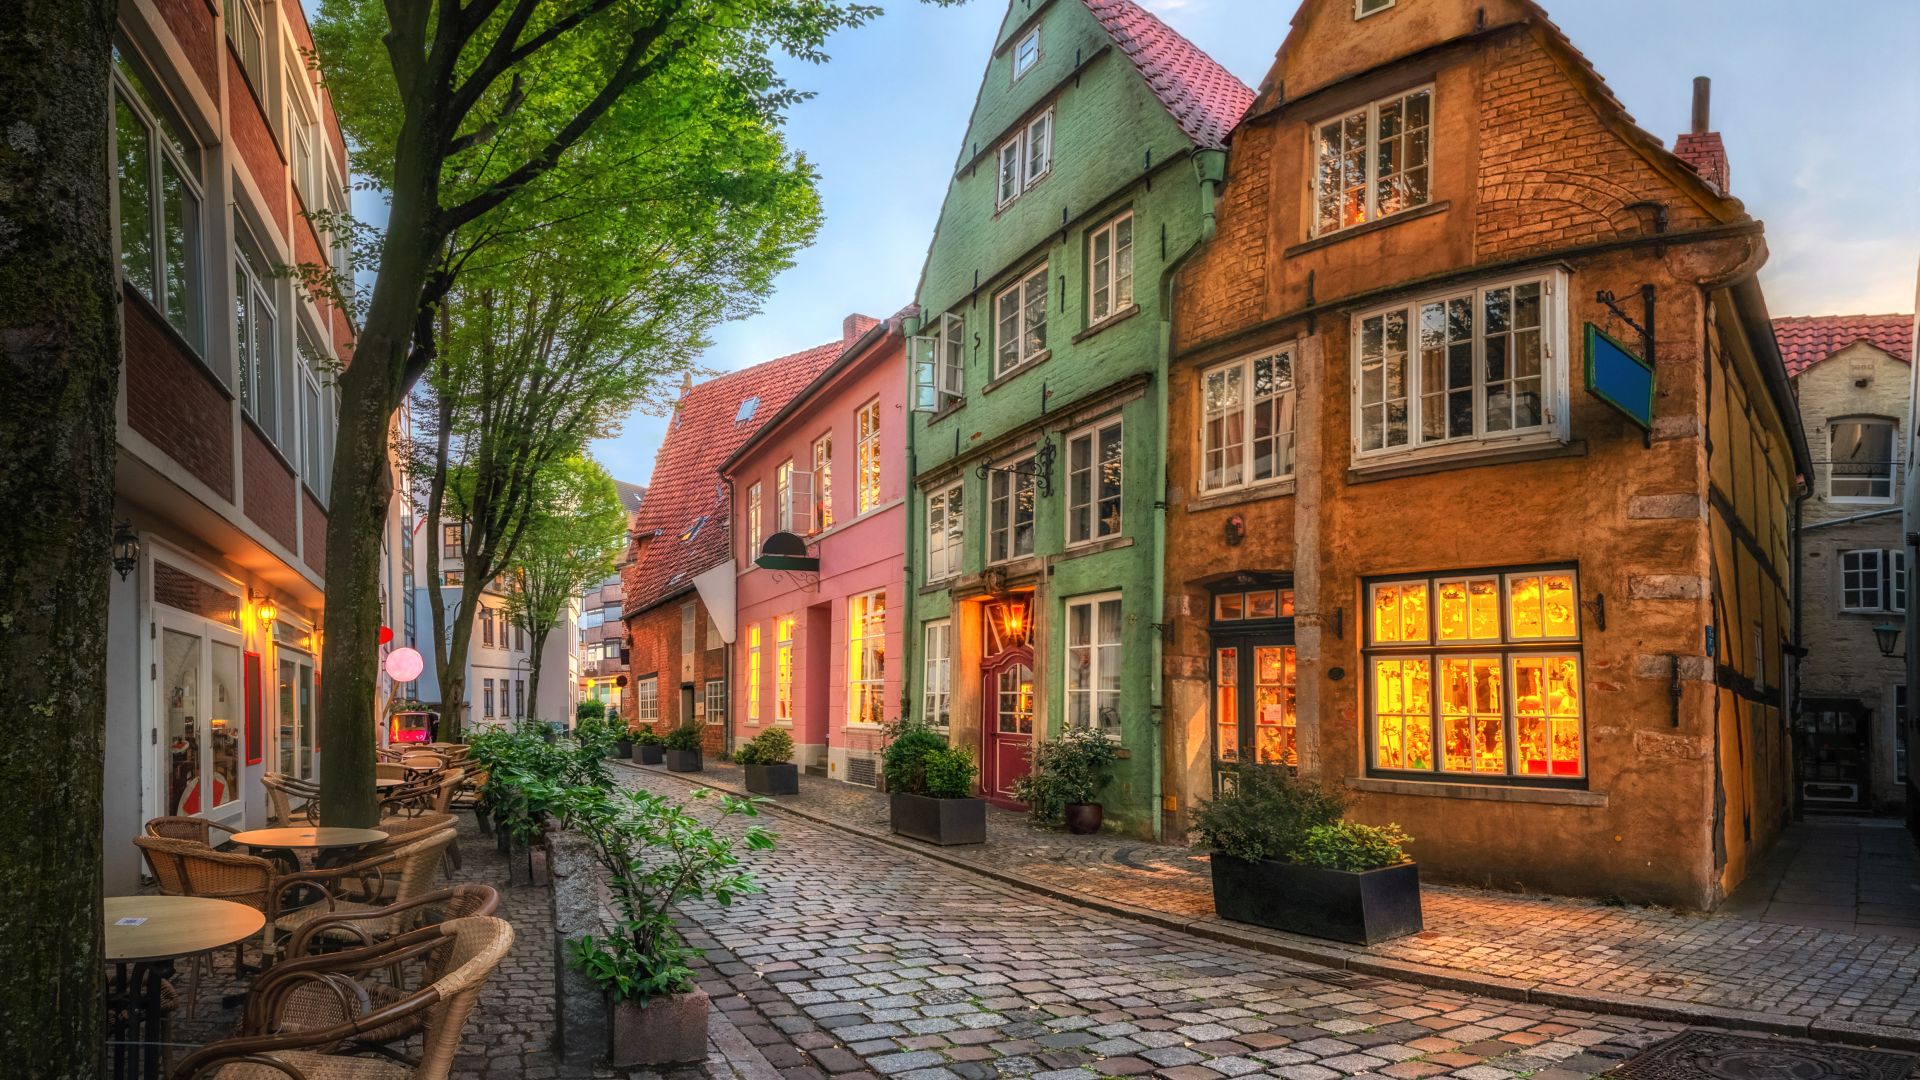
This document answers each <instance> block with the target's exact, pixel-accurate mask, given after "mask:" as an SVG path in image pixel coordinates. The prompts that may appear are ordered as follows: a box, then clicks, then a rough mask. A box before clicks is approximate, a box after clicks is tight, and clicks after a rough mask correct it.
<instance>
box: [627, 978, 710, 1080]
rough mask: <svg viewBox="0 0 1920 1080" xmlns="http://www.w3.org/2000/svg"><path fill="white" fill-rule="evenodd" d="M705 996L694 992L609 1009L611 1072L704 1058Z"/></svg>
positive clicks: (682, 1062)
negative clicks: (611, 1049) (642, 1003)
mask: <svg viewBox="0 0 1920 1080" xmlns="http://www.w3.org/2000/svg"><path fill="white" fill-rule="evenodd" d="M707 1009H708V1001H707V992H706V991H705V990H699V989H696V990H694V991H693V992H691V993H687V994H675V995H673V996H672V997H657V998H651V999H649V1000H648V1001H647V1003H646V1004H644V1005H636V1004H634V1003H633V1002H630V1001H621V1002H615V1003H614V1006H613V1060H612V1062H611V1064H612V1065H613V1067H614V1068H617V1069H623V1068H628V1067H631V1066H634V1065H679V1064H684V1063H688V1062H696V1061H705V1060H706V1058H707Z"/></svg>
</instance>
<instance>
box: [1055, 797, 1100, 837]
mask: <svg viewBox="0 0 1920 1080" xmlns="http://www.w3.org/2000/svg"><path fill="white" fill-rule="evenodd" d="M1105 813H1106V811H1105V809H1104V808H1103V807H1101V805H1100V804H1099V803H1097V802H1070V803H1068V804H1067V805H1066V806H1064V807H1062V808H1061V810H1060V816H1061V817H1063V818H1065V819H1066V822H1067V831H1068V832H1070V833H1072V834H1073V835H1075V836H1086V835H1089V834H1091V833H1097V832H1099V831H1100V821H1101V819H1102V818H1103V817H1104V816H1105Z"/></svg>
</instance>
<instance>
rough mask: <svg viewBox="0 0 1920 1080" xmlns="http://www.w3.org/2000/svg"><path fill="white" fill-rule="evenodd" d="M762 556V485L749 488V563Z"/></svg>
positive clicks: (755, 484)
mask: <svg viewBox="0 0 1920 1080" xmlns="http://www.w3.org/2000/svg"><path fill="white" fill-rule="evenodd" d="M759 555H760V485H759V484H758V483H754V484H750V485H748V487H747V563H748V564H749V565H751V564H752V562H753V560H754V559H756V558H758V557H759Z"/></svg>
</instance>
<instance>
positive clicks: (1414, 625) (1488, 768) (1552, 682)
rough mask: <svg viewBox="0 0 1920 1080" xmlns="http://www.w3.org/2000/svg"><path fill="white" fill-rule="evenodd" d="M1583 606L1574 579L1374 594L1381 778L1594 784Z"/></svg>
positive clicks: (1370, 604) (1379, 586)
mask: <svg viewBox="0 0 1920 1080" xmlns="http://www.w3.org/2000/svg"><path fill="white" fill-rule="evenodd" d="M1579 596H1580V593H1579V582H1578V577H1577V575H1576V574H1575V572H1574V570H1573V569H1572V568H1571V567H1549V568H1542V569H1527V570H1509V571H1487V572H1481V573H1472V574H1436V575H1431V576H1427V577H1420V578H1412V579H1404V580H1392V581H1377V582H1373V583H1371V584H1369V585H1368V587H1367V608H1366V620H1367V622H1366V647H1367V673H1368V677H1367V686H1366V687H1365V688H1364V690H1365V693H1366V694H1367V708H1368V715H1369V718H1370V741H1371V744H1372V745H1371V755H1372V756H1371V763H1372V769H1373V770H1374V771H1376V772H1392V773H1405V772H1417V773H1427V774H1433V775H1435V776H1439V777H1442V778H1454V779H1473V778H1492V779H1506V778H1522V779H1529V778H1531V779H1557V780H1579V779H1582V778H1584V777H1585V776H1586V758H1585V753H1586V748H1585V743H1586V732H1585V710H1584V708H1583V706H1582V701H1583V697H1584V693H1585V690H1584V685H1583V683H1582V682H1581V677H1580V664H1581V651H1580V618H1579V615H1580V602H1579Z"/></svg>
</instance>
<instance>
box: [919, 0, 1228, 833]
mask: <svg viewBox="0 0 1920 1080" xmlns="http://www.w3.org/2000/svg"><path fill="white" fill-rule="evenodd" d="M1034 19H1037V20H1038V24H1039V26H1040V29H1041V48H1042V57H1041V59H1040V61H1039V63H1038V64H1037V65H1036V66H1035V68H1034V69H1033V70H1031V71H1029V72H1028V73H1027V74H1025V75H1024V76H1023V77H1021V78H1020V79H1019V80H1018V81H1017V82H1016V81H1014V80H1013V79H1012V77H1011V54H1012V48H1011V42H1012V39H1013V38H1014V37H1015V36H1016V35H1017V36H1024V34H1025V31H1026V30H1027V29H1028V28H1029V27H1030V26H1031V25H1032V23H1031V22H1030V20H1034ZM998 40H999V42H1000V43H1001V45H1002V46H1003V47H1002V48H999V49H997V50H996V52H995V54H994V56H993V57H992V58H991V61H990V63H989V65H988V68H987V72H986V75H985V77H984V78H983V80H982V85H981V90H980V95H979V98H978V100H977V102H976V104H975V106H974V115H973V119H972V120H971V122H970V125H969V128H968V130H967V132H966V136H965V139H964V140H963V141H962V144H961V151H960V155H959V160H958V166H957V172H956V175H955V176H954V178H953V180H952V182H951V185H950V186H949V188H948V192H947V198H946V201H945V203H944V205H943V206H942V208H941V213H940V222H939V226H938V229H937V231H936V232H935V235H934V240H933V244H932V247H931V250H930V251H929V253H928V258H927V264H926V269H925V272H924V274H923V276H922V280H921V283H920V288H919V291H918V296H917V297H916V299H917V302H918V303H919V305H920V308H921V310H922V311H923V312H924V313H926V314H925V317H924V320H923V321H924V322H925V324H926V325H928V326H935V325H937V323H938V316H939V314H940V313H942V312H954V313H958V314H961V315H963V316H964V317H965V318H966V339H967V342H968V347H967V351H966V388H965V390H966V392H965V396H964V398H963V401H962V403H961V404H960V405H959V406H958V407H956V408H953V409H951V410H949V411H948V412H946V413H943V414H938V415H932V416H929V415H928V414H915V416H914V417H913V423H912V425H911V430H912V433H913V452H914V456H915V460H914V463H913V467H914V471H915V476H916V479H917V480H918V481H920V482H921V484H922V485H924V484H925V483H927V482H929V481H933V480H936V479H939V478H943V477H950V476H951V475H952V472H953V470H952V468H951V466H952V463H953V462H954V460H955V458H956V456H957V457H959V458H960V459H962V463H963V465H964V467H963V468H962V469H961V470H960V475H961V477H963V482H964V484H965V505H966V507H967V515H966V529H965V555H964V563H963V568H962V572H961V574H960V575H959V576H958V577H957V578H955V579H950V580H949V581H948V582H946V583H943V584H945V585H949V586H951V587H952V588H953V589H954V590H955V591H957V592H959V593H960V594H961V595H963V596H964V595H967V594H977V593H978V592H979V575H980V573H981V571H982V569H983V568H984V567H985V565H986V555H987V523H988V505H987V481H986V480H984V479H981V478H980V477H978V476H977V475H976V474H975V467H976V466H977V465H979V464H980V463H981V462H982V461H983V460H989V459H991V460H999V459H1000V458H1001V456H1002V455H1001V453H1000V452H999V450H1001V449H1004V451H1005V452H1007V453H1011V452H1013V451H1014V450H1015V449H1016V447H1031V446H1032V445H1033V443H1034V441H1035V439H1037V438H1038V436H1039V435H1040V433H1041V432H1044V433H1045V434H1046V436H1047V437H1048V438H1049V439H1051V441H1052V443H1053V445H1054V447H1055V449H1056V451H1057V457H1056V460H1055V464H1054V469H1053V479H1054V485H1053V494H1052V495H1051V496H1044V495H1043V496H1042V497H1041V498H1040V499H1039V500H1038V506H1037V508H1036V536H1035V554H1036V556H1037V560H1036V565H1035V566H1034V567H1033V569H1034V574H1033V578H1032V580H1035V581H1036V582H1037V585H1038V590H1037V594H1036V595H1037V607H1038V610H1037V611H1036V619H1037V621H1038V622H1039V623H1040V626H1041V636H1040V637H1038V638H1036V640H1035V642H1034V645H1035V652H1036V659H1037V660H1038V663H1037V665H1036V667H1037V668H1038V669H1039V670H1038V672H1037V682H1038V685H1037V686H1036V689H1035V692H1036V698H1037V699H1038V703H1039V704H1038V708H1039V709H1043V710H1044V716H1045V725H1044V728H1045V731H1046V733H1047V734H1048V735H1052V734H1057V733H1058V731H1059V730H1060V726H1061V724H1062V722H1063V720H1064V717H1065V689H1064V687H1065V678H1066V667H1065V663H1064V659H1065V657H1064V647H1065V635H1064V627H1065V614H1064V606H1065V603H1066V602H1067V601H1068V600H1070V599H1072V598H1074V597H1077V596H1083V595H1087V594H1093V593H1106V592H1113V591H1119V592H1120V593H1121V594H1122V613H1123V626H1122V655H1123V664H1124V668H1123V670H1124V675H1123V679H1122V692H1121V724H1122V739H1123V742H1124V744H1125V746H1126V747H1127V748H1128V750H1129V751H1130V753H1131V757H1130V758H1128V759H1126V760H1123V761H1121V762H1120V763H1119V765H1118V768H1117V770H1116V774H1115V780H1114V783H1113V784H1112V785H1111V786H1110V788H1109V790H1108V791H1107V792H1106V793H1105V794H1104V797H1103V800H1102V801H1103V802H1104V803H1105V804H1106V808H1107V820H1108V822H1109V827H1110V828H1111V827H1118V828H1120V829H1123V830H1125V831H1128V832H1132V833H1136V834H1141V835H1151V834H1152V833H1153V832H1154V830H1155V828H1156V825H1157V822H1158V818H1159V815H1158V811H1157V806H1156V804H1155V795H1156V790H1155V784H1156V777H1157V759H1158V755H1159V752H1160V737H1159V728H1158V723H1157V716H1156V715H1155V710H1154V708H1153V695H1154V694H1155V693H1156V688H1157V681H1156V680H1155V678H1154V676H1155V669H1156V666H1157V663H1158V653H1157V651H1156V649H1155V641H1154V638H1153V635H1154V634H1155V633H1156V631H1155V629H1154V627H1153V624H1154V623H1155V622H1156V621H1158V619H1159V613H1158V611H1157V610H1155V607H1154V588H1155V568H1156V566H1157V564H1158V563H1159V560H1160V555H1159V551H1158V549H1157V547H1156V545H1155V542H1154V536H1155V535H1156V529H1155V513H1156V508H1155V502H1156V500H1157V499H1158V498H1159V497H1160V495H1159V490H1158V489H1159V487H1160V485H1161V481H1160V477H1161V476H1162V471H1161V470H1162V463H1163V460H1164V456H1163V453H1162V449H1161V446H1160V442H1159V438H1160V436H1159V433H1158V426H1159V425H1158V416H1157V406H1158V404H1159V402H1158V395H1159V394H1160V393H1161V392H1162V388H1161V386H1160V384H1159V383H1158V382H1157V381H1156V380H1155V378H1154V374H1155V372H1156V370H1157V368H1158V367H1159V366H1160V363H1161V357H1162V353H1163V350H1164V348H1165V344H1164V342H1165V337H1164V334H1163V330H1164V327H1163V317H1164V316H1165V315H1166V313H1165V312H1163V311H1162V310H1161V303H1162V295H1163V290H1162V287H1161V285H1162V276H1163V273H1164V271H1165V270H1166V269H1167V266H1168V263H1169V260H1171V259H1174V258H1177V257H1178V256H1179V255H1180V254H1181V253H1183V252H1185V251H1187V250H1188V249H1189V248H1190V247H1191V246H1192V245H1193V244H1194V243H1195V242H1196V240H1197V239H1198V238H1199V237H1200V234H1201V228H1202V221H1203V214H1202V185H1201V180H1200V177H1199V173H1198V169H1197V161H1196V159H1195V157H1194V147H1193V144H1192V143H1191V142H1190V141H1189V140H1188V138H1187V137H1186V135H1185V134H1184V133H1183V132H1182V131H1181V130H1180V128H1179V126H1178V125H1177V124H1176V123H1175V122H1174V121H1173V119H1172V118H1171V117H1170V116H1169V115H1168V113H1167V111H1166V109H1165V107H1164V106H1163V105H1162V104H1161V103H1160V101H1159V99H1158V98H1157V97H1155V96H1154V94H1153V92H1152V91H1151V90H1150V89H1149V88H1148V86H1147V84H1146V82H1145V81H1144V79H1143V78H1142V77H1141V76H1140V74H1139V72H1138V70H1137V69H1136V68H1135V67H1134V65H1133V63H1132V62H1131V61H1130V60H1129V59H1128V58H1127V56H1126V55H1125V54H1124V53H1122V52H1121V51H1120V50H1119V49H1118V48H1117V47H1115V46H1114V45H1113V44H1112V41H1111V39H1110V38H1109V37H1108V36H1107V34H1106V32H1105V30H1103V29H1102V28H1101V26H1100V25H1099V23H1098V22H1097V21H1096V20H1095V19H1094V17H1093V16H1092V15H1091V14H1090V13H1089V12H1088V11H1087V9H1086V7H1085V5H1084V4H1083V3H1081V2H1080V0H1051V2H1046V0H1043V2H1041V3H1037V4H1029V3H1028V2H1026V0H1016V2H1015V3H1014V4H1013V5H1012V7H1011V9H1010V11H1009V13H1008V15H1007V18H1006V20H1005V21H1004V22H1003V23H1002V26H1001V30H1000V35H999V39H998ZM1048 100H1051V101H1052V103H1053V109H1054V120H1053V130H1054V138H1053V158H1052V169H1051V173H1050V174H1049V175H1048V176H1047V177H1046V178H1045V179H1044V180H1042V181H1040V182H1039V183H1037V184H1035V185H1034V186H1033V187H1031V188H1028V189H1027V190H1026V191H1025V192H1024V193H1023V194H1022V195H1021V196H1020V197H1019V198H1018V199H1017V200H1015V201H1014V202H1013V203H1011V204H1010V205H1008V206H1007V207H1005V208H1004V209H1000V210H996V208H995V196H996V181H997V174H996V156H995V154H994V153H993V148H995V147H997V146H998V145H999V144H1000V143H1001V142H1002V141H1004V139H1005V138H1006V136H1007V135H1008V134H1009V133H1010V132H1012V131H1014V130H1017V127H1018V125H1020V124H1021V123H1023V122H1024V120H1025V119H1026V118H1028V117H1030V116H1031V115H1032V113H1033V111H1034V110H1035V109H1036V108H1038V107H1040V106H1041V105H1043V103H1045V102H1047V101H1048ZM1129 209H1130V210H1131V211H1132V212H1133V215H1134V218H1133V237H1134V239H1133V269H1134V302H1135V303H1136V304H1137V305H1138V306H1139V308H1140V310H1139V311H1138V312H1137V313H1135V314H1133V315H1131V316H1129V317H1125V318H1121V319H1117V320H1110V321H1108V322H1107V323H1106V324H1104V325H1103V326H1102V327H1100V328H1099V329H1098V330H1096V331H1094V332H1092V333H1086V332H1087V330H1088V307H1089V299H1088V283H1087V279H1088V274H1089V268H1090V267H1089V264H1090V258H1089V254H1088V234H1089V232H1090V231H1091V230H1093V229H1095V228H1097V227H1099V226H1100V225H1102V224H1104V223H1106V222H1107V221H1108V220H1110V219H1111V218H1112V217H1113V216H1114V215H1115V214H1117V213H1120V212H1122V211H1125V210H1129ZM1043 260H1044V261H1045V262H1046V264H1047V267H1048V277H1049V279H1050V283H1049V294H1048V318H1047V321H1048V330H1047V339H1048V340H1047V344H1048V349H1049V350H1050V355H1049V356H1048V358H1047V359H1045V360H1043V361H1041V362H1039V363H1036V364H1029V365H1028V366H1026V367H1025V368H1024V369H1022V370H1019V371H1017V372H1016V373H1013V374H1010V375H1007V376H1004V377H1002V379H1000V380H999V381H998V383H996V384H994V385H991V386H990V385H989V383H990V381H991V380H992V358H993V350H994V346H995V340H994V335H995V327H994V325H993V324H994V319H993V318H992V297H993V294H994V293H995V292H996V291H998V290H999V289H1001V288H1003V287H1004V286H1005V285H1007V284H1009V283H1010V282H1011V281H1013V280H1016V279H1017V278H1019V277H1020V276H1022V275H1024V274H1025V273H1027V272H1028V271H1030V270H1031V269H1033V268H1034V267H1035V266H1036V265H1038V264H1039V263H1040V262H1041V261H1043ZM1083 334H1084V335H1085V336H1084V337H1081V335H1083ZM1076 338H1081V340H1075V339H1076ZM1043 385H1044V388H1045V407H1046V415H1045V416H1044V417H1043V416H1042V401H1043V392H1042V387H1043ZM1081 405H1085V408H1078V406H1081ZM1074 414H1078V421H1086V420H1091V419H1094V418H1104V417H1108V416H1112V415H1115V414H1118V415H1119V416H1120V417H1121V420H1122V424H1123V432H1124V434H1123V440H1124V446H1125V449H1124V452H1123V456H1122V473H1123V496H1122V505H1121V515H1122V537H1123V538H1122V539H1121V540H1119V541H1111V540H1110V541H1105V542H1103V544H1101V545H1097V547H1098V550H1093V551H1080V550H1076V551H1067V550H1066V492H1067V477H1066V468H1067V453H1066V446H1065V438H1064V436H1065V435H1066V434H1067V433H1068V431H1069V430H1070V421H1069V417H1070V416H1073V415H1074ZM1078 421H1075V422H1073V423H1072V424H1071V429H1077V426H1078ZM1010 438H1011V439H1012V441H1009V439H1010ZM942 486H944V485H942ZM924 491H925V488H924V486H923V487H922V488H921V490H920V491H918V492H916V494H915V495H914V497H913V498H912V499H910V500H909V523H908V545H907V551H908V585H909V587H908V593H909V595H908V597H907V601H908V603H907V608H908V616H907V617H908V625H909V627H910V628H911V631H910V635H909V641H908V645H907V649H908V672H907V680H906V683H907V690H906V693H907V697H908V701H907V706H908V708H909V709H910V710H911V711H912V713H913V714H914V715H916V716H919V715H922V713H923V712H924V706H923V702H924V693H923V691H924V686H923V683H924V676H925V670H924V664H923V663H922V662H921V659H922V648H923V643H924V635H923V633H922V631H921V626H922V624H924V623H925V622H926V621H928V620H933V619H939V618H944V617H947V616H949V615H950V614H951V613H952V611H953V610H954V607H955V599H954V596H953V595H952V593H950V592H949V591H948V589H947V588H939V589H929V590H927V591H924V592H923V591H922V587H923V586H924V584H925V581H926V559H925V530H926V502H925V498H924ZM1012 580H1013V581H1014V583H1016V584H1018V583H1019V582H1020V581H1021V580H1023V579H1022V577H1020V576H1015V577H1013V579H1012ZM959 632H961V630H960V627H959V625H958V624H957V623H956V634H957V633H959ZM976 632H977V631H976ZM961 651H962V650H961V649H960V647H959V646H958V645H957V644H956V652H957V653H958V652H961ZM1043 651H1044V654H1045V655H1044V657H1041V656H1040V654H1041V653H1042V652H1043ZM953 678H954V682H955V684H956V686H955V689H956V711H958V707H959V701H958V699H959V697H960V695H959V693H958V690H959V686H958V684H959V683H960V682H961V681H962V680H967V679H978V678H979V676H978V674H977V668H974V667H963V665H962V664H961V663H959V662H958V661H956V663H955V664H954V673H953ZM975 715H976V717H977V711H976V713H975ZM955 729H956V732H958V731H959V730H960V729H961V722H960V721H959V720H958V718H956V725H955ZM971 729H972V730H975V731H977V730H978V723H977V719H976V720H975V721H974V723H973V725H971Z"/></svg>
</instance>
